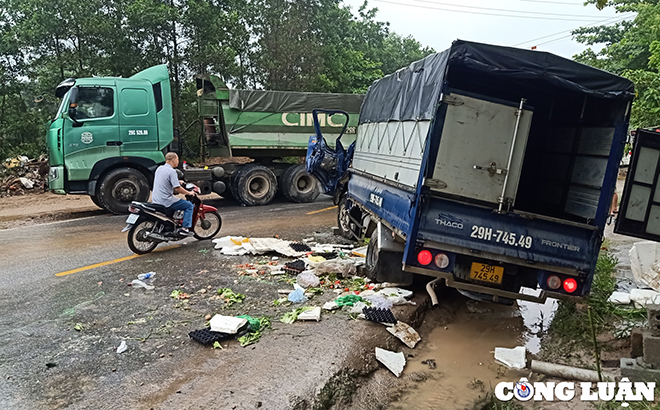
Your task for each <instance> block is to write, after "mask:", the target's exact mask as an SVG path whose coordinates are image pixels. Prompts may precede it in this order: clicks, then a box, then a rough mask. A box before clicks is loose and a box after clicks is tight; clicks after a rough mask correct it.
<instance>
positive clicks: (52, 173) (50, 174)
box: [48, 167, 58, 181]
mask: <svg viewBox="0 0 660 410" xmlns="http://www.w3.org/2000/svg"><path fill="white" fill-rule="evenodd" d="M57 177H58V175H57V168H55V167H51V168H50V170H49V171H48V179H49V180H51V181H54V180H56V179H57Z"/></svg>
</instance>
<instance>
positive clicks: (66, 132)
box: [62, 86, 120, 181]
mask: <svg viewBox="0 0 660 410" xmlns="http://www.w3.org/2000/svg"><path fill="white" fill-rule="evenodd" d="M76 89H77V91H76V97H75V102H74V103H73V104H69V105H70V107H69V109H68V115H67V116H68V118H66V119H65V120H64V122H63V127H62V132H63V144H62V150H63V154H64V164H65V166H66V172H67V179H68V180H69V181H81V180H87V179H88V178H89V175H90V173H91V170H92V167H93V166H94V164H96V162H97V161H99V160H102V159H106V158H109V157H114V156H119V155H120V154H119V149H120V148H119V145H118V144H116V142H117V141H119V129H118V126H117V125H118V123H117V113H116V111H117V110H116V99H115V90H114V87H111V86H78V87H76Z"/></svg>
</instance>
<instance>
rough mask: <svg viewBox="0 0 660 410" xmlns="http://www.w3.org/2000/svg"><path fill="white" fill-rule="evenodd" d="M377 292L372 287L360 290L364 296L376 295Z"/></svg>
mask: <svg viewBox="0 0 660 410" xmlns="http://www.w3.org/2000/svg"><path fill="white" fill-rule="evenodd" d="M375 294H376V292H375V291H373V290H371V289H367V290H364V291H362V292H360V296H362V297H366V296H372V295H375Z"/></svg>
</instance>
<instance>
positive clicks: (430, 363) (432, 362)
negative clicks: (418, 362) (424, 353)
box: [422, 359, 436, 370]
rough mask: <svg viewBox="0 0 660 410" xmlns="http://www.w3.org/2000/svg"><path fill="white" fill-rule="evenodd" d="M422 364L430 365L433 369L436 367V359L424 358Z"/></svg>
mask: <svg viewBox="0 0 660 410" xmlns="http://www.w3.org/2000/svg"><path fill="white" fill-rule="evenodd" d="M422 364H425V365H428V366H429V369H431V370H433V369H435V368H436V364H435V359H428V360H424V361H422Z"/></svg>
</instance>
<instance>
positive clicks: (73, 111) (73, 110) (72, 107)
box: [68, 103, 83, 127]
mask: <svg viewBox="0 0 660 410" xmlns="http://www.w3.org/2000/svg"><path fill="white" fill-rule="evenodd" d="M76 105H77V104H75V103H73V104H70V105H69V111H68V114H69V119H71V121H73V126H74V127H82V125H83V123H82V122H80V121H78V120H77V119H76V114H77V111H76Z"/></svg>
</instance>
